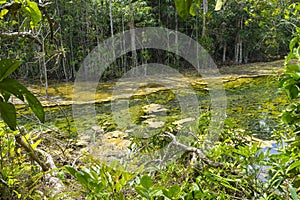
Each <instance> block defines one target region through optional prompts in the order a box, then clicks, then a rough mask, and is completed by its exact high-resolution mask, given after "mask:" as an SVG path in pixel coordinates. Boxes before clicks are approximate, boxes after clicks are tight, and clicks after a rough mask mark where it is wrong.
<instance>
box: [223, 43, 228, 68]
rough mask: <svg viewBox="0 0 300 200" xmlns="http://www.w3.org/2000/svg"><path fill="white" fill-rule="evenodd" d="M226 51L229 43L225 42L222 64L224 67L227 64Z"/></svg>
mask: <svg viewBox="0 0 300 200" xmlns="http://www.w3.org/2000/svg"><path fill="white" fill-rule="evenodd" d="M226 50H227V43H226V42H224V43H223V56H222V63H223V65H224V64H225V62H226Z"/></svg>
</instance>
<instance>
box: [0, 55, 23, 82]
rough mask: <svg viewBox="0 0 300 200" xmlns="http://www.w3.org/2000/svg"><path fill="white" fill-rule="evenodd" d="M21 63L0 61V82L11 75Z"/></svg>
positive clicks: (7, 60)
mask: <svg viewBox="0 0 300 200" xmlns="http://www.w3.org/2000/svg"><path fill="white" fill-rule="evenodd" d="M21 64H22V62H21V61H16V60H11V59H5V58H4V59H1V60H0V81H2V80H3V79H5V78H7V77H8V76H9V75H10V74H11V73H13V72H14V71H15V70H16V69H17V68H18V67H19V66H20V65H21Z"/></svg>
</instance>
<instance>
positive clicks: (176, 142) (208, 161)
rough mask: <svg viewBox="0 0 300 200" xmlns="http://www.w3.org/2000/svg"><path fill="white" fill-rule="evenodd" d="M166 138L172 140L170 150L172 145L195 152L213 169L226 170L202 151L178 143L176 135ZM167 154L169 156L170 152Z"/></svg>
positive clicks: (169, 135) (168, 134)
mask: <svg viewBox="0 0 300 200" xmlns="http://www.w3.org/2000/svg"><path fill="white" fill-rule="evenodd" d="M165 136H166V137H168V138H170V139H171V140H172V141H171V143H170V144H169V148H170V146H171V145H175V146H178V147H180V148H182V149H184V150H185V151H188V152H193V153H195V154H197V155H198V157H199V158H200V159H201V160H203V162H204V163H206V164H207V165H209V166H211V167H215V168H217V167H220V168H224V167H225V166H224V164H223V163H220V162H217V161H212V160H210V159H209V158H207V156H206V155H205V154H204V153H203V152H202V151H201V149H198V148H195V147H189V146H186V145H184V144H182V143H180V142H178V141H177V140H176V137H175V135H173V134H172V133H170V132H165ZM166 154H168V152H167V153H166ZM163 160H164V159H163ZM232 173H233V174H236V175H238V174H241V172H240V171H239V170H233V171H232Z"/></svg>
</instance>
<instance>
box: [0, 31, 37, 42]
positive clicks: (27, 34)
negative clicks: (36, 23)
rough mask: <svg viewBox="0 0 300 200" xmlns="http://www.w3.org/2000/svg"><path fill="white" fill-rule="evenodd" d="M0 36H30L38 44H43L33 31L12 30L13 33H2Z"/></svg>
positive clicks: (9, 37)
mask: <svg viewBox="0 0 300 200" xmlns="http://www.w3.org/2000/svg"><path fill="white" fill-rule="evenodd" d="M0 38H8V39H11V38H28V39H31V40H33V41H35V42H36V43H37V44H39V45H42V43H41V41H40V40H39V39H38V37H37V36H35V35H33V34H32V33H31V32H12V33H1V32H0Z"/></svg>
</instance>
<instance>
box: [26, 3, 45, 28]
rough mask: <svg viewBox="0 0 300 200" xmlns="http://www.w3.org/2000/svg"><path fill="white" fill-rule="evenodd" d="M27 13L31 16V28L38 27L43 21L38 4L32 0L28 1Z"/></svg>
mask: <svg viewBox="0 0 300 200" xmlns="http://www.w3.org/2000/svg"><path fill="white" fill-rule="evenodd" d="M25 11H26V12H27V13H28V14H29V16H30V18H31V22H30V25H31V28H34V27H36V25H37V24H38V23H39V22H40V21H41V20H42V13H41V11H40V9H39V7H38V5H37V3H35V2H33V1H30V0H26V6H25Z"/></svg>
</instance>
